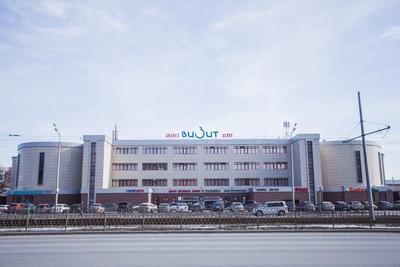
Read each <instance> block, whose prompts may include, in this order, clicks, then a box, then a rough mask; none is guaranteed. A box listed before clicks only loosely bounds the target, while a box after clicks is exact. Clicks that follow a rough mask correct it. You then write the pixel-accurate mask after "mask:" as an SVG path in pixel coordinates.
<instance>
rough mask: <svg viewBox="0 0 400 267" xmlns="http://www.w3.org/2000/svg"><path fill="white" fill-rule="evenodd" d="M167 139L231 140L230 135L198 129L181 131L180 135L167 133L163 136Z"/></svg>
mask: <svg viewBox="0 0 400 267" xmlns="http://www.w3.org/2000/svg"><path fill="white" fill-rule="evenodd" d="M165 137H166V138H168V139H199V140H202V139H218V138H232V137H233V134H232V133H220V131H216V130H204V129H203V127H201V126H200V127H199V129H198V130H195V131H193V130H190V131H181V132H180V133H167V134H166V135H165Z"/></svg>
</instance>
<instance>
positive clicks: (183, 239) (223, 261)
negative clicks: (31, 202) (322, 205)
mask: <svg viewBox="0 0 400 267" xmlns="http://www.w3.org/2000/svg"><path fill="white" fill-rule="evenodd" d="M399 244H400V234H395V233H244V234H237V233H222V234H219V233H213V234H210V233H208V234H90V235H40V236H0V266H1V267H6V266H12V267H18V266H21V267H22V266H23V267H26V266H69V267H70V266H322V265H324V266H352V267H355V266H400V253H399Z"/></svg>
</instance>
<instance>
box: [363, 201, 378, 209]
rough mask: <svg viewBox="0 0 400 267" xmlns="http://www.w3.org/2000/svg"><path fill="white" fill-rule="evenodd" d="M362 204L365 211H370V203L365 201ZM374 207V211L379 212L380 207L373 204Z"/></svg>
mask: <svg viewBox="0 0 400 267" xmlns="http://www.w3.org/2000/svg"><path fill="white" fill-rule="evenodd" d="M362 204H363V205H364V209H365V210H368V209H369V206H370V204H369V202H368V201H364V202H363V203H362ZM372 207H373V208H374V210H377V209H378V206H377V205H375V204H372Z"/></svg>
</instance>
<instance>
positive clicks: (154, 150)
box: [143, 146, 167, 155]
mask: <svg viewBox="0 0 400 267" xmlns="http://www.w3.org/2000/svg"><path fill="white" fill-rule="evenodd" d="M166 153H167V148H166V147H158V146H148V147H143V154H145V155H164V154H166Z"/></svg>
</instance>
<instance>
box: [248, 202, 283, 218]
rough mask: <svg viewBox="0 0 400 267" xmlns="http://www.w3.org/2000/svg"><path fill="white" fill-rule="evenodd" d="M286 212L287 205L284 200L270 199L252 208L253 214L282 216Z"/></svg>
mask: <svg viewBox="0 0 400 267" xmlns="http://www.w3.org/2000/svg"><path fill="white" fill-rule="evenodd" d="M287 213H288V207H287V206H286V202H285V201H270V202H265V204H264V205H263V206H258V207H256V208H254V209H253V214H254V215H256V216H263V215H278V216H284V215H286V214H287Z"/></svg>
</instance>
